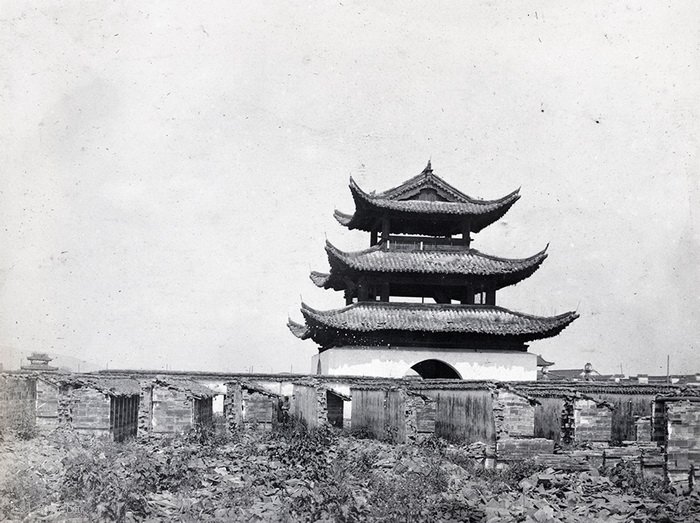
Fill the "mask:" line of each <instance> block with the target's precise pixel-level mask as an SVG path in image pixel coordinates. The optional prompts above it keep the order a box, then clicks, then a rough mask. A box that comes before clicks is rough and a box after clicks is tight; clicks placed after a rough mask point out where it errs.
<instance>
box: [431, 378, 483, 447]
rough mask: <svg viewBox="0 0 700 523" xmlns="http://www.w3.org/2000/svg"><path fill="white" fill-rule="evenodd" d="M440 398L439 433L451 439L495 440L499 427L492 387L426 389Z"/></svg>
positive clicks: (437, 398) (436, 425) (436, 414)
mask: <svg viewBox="0 0 700 523" xmlns="http://www.w3.org/2000/svg"><path fill="white" fill-rule="evenodd" d="M425 394H426V395H428V396H430V397H431V398H433V399H435V400H436V402H437V403H436V410H435V434H436V435H437V436H440V437H442V438H445V439H446V440H448V441H455V442H463V443H475V442H477V441H481V442H484V443H487V444H489V443H493V442H495V439H496V428H495V421H494V416H493V399H492V397H491V391H490V390H443V391H431V390H426V391H425Z"/></svg>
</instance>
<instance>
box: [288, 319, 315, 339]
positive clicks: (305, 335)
mask: <svg viewBox="0 0 700 523" xmlns="http://www.w3.org/2000/svg"><path fill="white" fill-rule="evenodd" d="M287 328H288V329H289V330H290V331H291V332H292V334H294V336H296V337H297V338H299V339H300V340H307V339H309V338H310V337H311V332H310V331H309V329H308V327H307V326H306V325H302V324H301V323H297V322H295V321H294V320H292V319H291V318H289V319H287Z"/></svg>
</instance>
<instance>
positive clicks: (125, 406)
mask: <svg viewBox="0 0 700 523" xmlns="http://www.w3.org/2000/svg"><path fill="white" fill-rule="evenodd" d="M56 384H57V386H58V387H59V394H58V418H59V424H60V425H63V426H68V427H70V428H72V429H73V430H76V431H78V432H83V433H90V434H97V435H109V436H110V437H112V439H114V441H124V440H126V439H130V438H133V437H135V436H136V434H137V431H138V413H139V396H140V390H141V388H140V386H139V383H138V381H136V380H134V379H131V378H112V377H110V378H104V377H101V376H86V375H82V376H80V375H79V376H66V377H62V378H60V379H58V380H56Z"/></svg>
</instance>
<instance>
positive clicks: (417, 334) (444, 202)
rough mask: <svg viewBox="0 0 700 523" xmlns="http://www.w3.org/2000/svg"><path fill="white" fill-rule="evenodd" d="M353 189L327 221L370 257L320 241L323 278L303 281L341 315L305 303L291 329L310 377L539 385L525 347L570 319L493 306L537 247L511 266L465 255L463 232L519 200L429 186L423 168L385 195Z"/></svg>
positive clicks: (533, 260)
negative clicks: (304, 346) (308, 358)
mask: <svg viewBox="0 0 700 523" xmlns="http://www.w3.org/2000/svg"><path fill="white" fill-rule="evenodd" d="M350 191H351V192H352V196H353V199H354V201H355V213H354V214H352V215H348V214H344V213H341V212H339V211H335V218H336V219H337V220H338V221H339V222H340V223H341V225H344V226H345V227H347V228H348V229H359V230H362V231H366V232H369V233H370V247H369V249H366V250H363V251H358V252H343V251H341V250H339V249H337V248H336V247H334V246H333V245H331V244H330V243H328V242H327V243H326V252H327V253H328V261H329V262H330V266H331V270H330V272H329V273H319V272H312V273H311V280H312V281H313V282H314V283H315V284H316V285H317V286H319V287H321V288H324V289H333V290H337V291H343V292H344V295H345V304H346V307H344V308H342V309H336V310H330V311H318V310H315V309H312V308H311V307H309V306H308V305H306V304H305V303H302V305H301V312H302V314H303V315H304V319H305V324H300V323H296V322H294V321H292V320H291V319H290V320H289V323H288V326H289V328H290V330H291V331H292V332H293V333H294V334H295V335H296V336H297V337H299V338H301V339H308V338H311V339H313V340H314V341H315V342H316V343H318V344H319V345H320V347H319V354H318V355H317V356H314V360H315V361H314V366H315V370H316V372H317V373H318V374H332V375H341V374H342V375H360V376H385V377H401V376H404V375H406V374H410V373H411V372H410V369H413V370H414V371H415V372H417V373H418V374H419V375H421V376H422V377H424V378H463V379H500V380H534V379H536V376H537V356H536V355H535V354H531V353H529V352H527V347H528V345H527V343H528V342H530V341H533V340H536V339H541V338H548V337H551V336H555V335H557V334H559V332H561V331H562V330H563V329H564V328H565V327H566V326H567V325H569V324H570V323H571V322H572V321H574V320H575V319H576V318H577V317H578V314H577V313H575V312H567V313H565V314H561V315H559V316H553V317H539V316H532V315H528V314H522V313H518V312H513V311H510V310H508V309H504V308H502V307H498V306H497V305H496V291H498V290H499V289H502V288H503V287H506V286H508V285H514V284H516V283H518V282H519V281H521V280H524V279H525V278H527V277H528V276H530V275H531V274H532V273H533V272H535V271H536V270H537V269H538V268H539V266H540V265H541V264H542V262H543V261H544V259H545V258H546V257H547V254H546V253H545V251H546V248H545V250H543V251H541V252H539V253H537V254H535V255H534V256H531V257H529V258H525V259H518V260H515V259H506V258H499V257H495V256H490V255H486V254H482V253H480V252H479V251H477V250H475V249H472V248H471V247H470V243H471V234H472V233H477V232H479V231H481V230H482V229H484V228H485V227H487V226H489V225H491V224H492V223H494V222H495V221H497V220H498V219H500V218H501V217H502V216H503V215H504V214H505V213H506V212H507V211H508V209H510V207H511V206H512V205H513V204H514V203H515V202H516V201H517V200H518V198H520V195H519V191H514V192H512V193H511V194H509V195H507V196H504V197H503V198H501V199H498V200H491V201H485V200H478V199H474V198H471V197H469V196H467V195H466V194H463V193H462V192H460V191H458V190H457V189H455V188H454V187H452V186H451V185H449V184H448V183H447V182H445V181H444V180H442V179H441V178H440V177H438V176H436V175H435V174H434V173H433V170H432V168H431V166H430V162H428V165H427V167H426V168H425V169H424V170H423V172H422V173H421V174H419V175H418V176H415V177H413V178H411V179H410V180H407V181H406V182H404V183H403V184H401V185H399V186H398V187H395V188H393V189H389V190H388V191H384V192H382V193H379V194H374V193H372V194H367V193H365V192H364V191H362V189H360V187H359V186H358V185H357V184H356V183H355V182H354V180H353V179H352V178H350ZM395 298H399V299H404V301H395ZM406 298H410V299H412V300H413V301H405V300H406ZM419 299H420V300H419ZM428 300H429V301H430V302H429V303H428Z"/></svg>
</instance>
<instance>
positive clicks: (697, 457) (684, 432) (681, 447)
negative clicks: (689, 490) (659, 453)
mask: <svg viewBox="0 0 700 523" xmlns="http://www.w3.org/2000/svg"><path fill="white" fill-rule="evenodd" d="M697 399H699V400H700V398H697ZM691 468H692V470H693V473H692V474H691ZM666 474H667V476H668V479H669V481H671V482H673V483H676V484H681V485H685V486H687V485H688V483H689V482H690V483H691V484H693V485H694V486H695V487H696V488H697V483H698V478H699V477H700V401H690V400H678V401H667V402H666Z"/></svg>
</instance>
